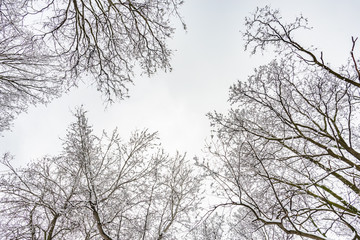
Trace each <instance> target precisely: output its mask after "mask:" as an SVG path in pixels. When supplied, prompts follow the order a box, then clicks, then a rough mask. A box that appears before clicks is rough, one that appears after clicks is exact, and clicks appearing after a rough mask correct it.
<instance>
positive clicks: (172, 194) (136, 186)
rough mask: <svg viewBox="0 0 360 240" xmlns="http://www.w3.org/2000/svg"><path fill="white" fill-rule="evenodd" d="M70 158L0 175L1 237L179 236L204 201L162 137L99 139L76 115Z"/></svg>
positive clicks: (195, 180) (182, 159) (80, 114)
mask: <svg viewBox="0 0 360 240" xmlns="http://www.w3.org/2000/svg"><path fill="white" fill-rule="evenodd" d="M63 146H64V150H63V153H62V154H61V155H60V156H58V157H53V158H49V157H48V158H44V159H43V160H42V161H39V162H34V163H32V164H30V165H29V166H27V167H24V168H20V169H17V170H16V169H14V168H13V167H12V166H11V164H10V161H9V156H8V155H5V156H4V159H3V163H4V164H5V166H6V167H7V168H8V169H9V170H10V171H9V172H7V173H4V174H3V175H2V176H1V182H0V196H1V204H0V206H1V208H0V209H1V214H2V217H1V220H0V227H1V233H0V236H1V238H2V239H40V238H43V237H44V236H45V237H44V238H45V239H49V240H50V239H99V238H101V239H169V238H170V239H177V235H179V234H180V230H181V231H184V229H185V230H186V225H189V224H190V222H191V219H190V218H189V217H190V216H191V215H192V214H194V212H195V209H196V206H197V204H198V203H199V201H200V197H199V194H198V193H199V186H200V178H199V177H198V176H196V175H195V173H194V171H193V170H192V169H191V168H190V166H189V164H188V163H187V162H186V160H185V156H182V155H179V154H177V155H176V156H174V157H170V156H169V155H168V154H166V153H164V151H163V150H162V149H161V148H160V145H159V143H158V141H157V134H156V133H148V132H147V131H142V132H135V133H134V134H132V136H131V138H130V140H129V141H128V142H125V143H123V142H122V141H121V140H120V137H119V134H118V132H117V131H116V130H115V131H114V132H113V133H112V134H111V135H107V134H106V133H104V134H103V135H102V136H101V137H100V138H98V137H96V136H95V135H94V134H93V133H92V128H91V127H90V126H89V124H88V122H87V118H86V116H85V112H84V111H83V110H82V109H80V110H79V111H78V112H77V113H76V122H74V123H73V124H71V125H70V127H69V129H68V132H67V136H66V139H65V140H64V144H63Z"/></svg>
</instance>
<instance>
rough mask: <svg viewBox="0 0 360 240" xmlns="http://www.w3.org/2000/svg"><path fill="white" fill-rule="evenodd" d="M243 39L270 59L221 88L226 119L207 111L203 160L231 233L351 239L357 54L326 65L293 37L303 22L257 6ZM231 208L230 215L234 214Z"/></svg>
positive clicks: (359, 189) (355, 219) (357, 153)
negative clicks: (270, 52) (273, 54)
mask: <svg viewBox="0 0 360 240" xmlns="http://www.w3.org/2000/svg"><path fill="white" fill-rule="evenodd" d="M246 26H247V31H246V32H245V34H244V36H245V39H246V40H247V47H252V49H253V53H255V52H256V50H257V49H258V48H265V47H266V46H267V45H274V46H275V48H276V51H277V53H278V54H279V56H280V59H278V60H274V61H272V62H271V63H269V64H268V65H266V66H261V67H259V68H258V69H256V71H255V74H254V75H252V76H251V77H249V79H248V81H247V82H245V83H244V82H240V81H239V82H238V83H237V84H235V85H233V86H232V87H231V90H230V101H231V103H232V106H233V109H232V110H231V111H230V112H229V113H228V115H226V116H225V115H222V114H219V113H216V112H215V113H213V114H209V117H210V119H211V121H212V124H213V125H214V126H216V132H217V136H216V137H215V138H214V141H213V142H212V144H210V145H209V149H210V152H211V153H212V154H211V156H212V158H211V159H210V160H208V161H207V162H205V163H203V167H205V168H206V169H207V170H208V172H209V174H210V175H211V176H212V177H213V179H214V180H215V181H216V183H217V185H216V186H217V187H218V188H219V189H221V191H220V190H219V194H220V195H221V196H222V197H225V199H227V200H226V202H223V203H222V205H224V206H228V207H230V208H234V210H233V212H234V214H233V215H232V221H231V223H230V225H229V226H230V228H231V229H232V231H233V232H237V233H239V234H238V235H237V236H238V238H240V239H292V238H295V236H298V237H302V238H307V239H327V238H344V239H360V230H359V229H360V205H359V196H360V186H359V184H360V175H359V174H360V145H359V142H360V136H359V134H358V132H359V129H360V125H359V113H360V111H359V96H360V95H359V93H360V91H359V90H360V89H359V87H360V81H359V79H360V78H359V77H360V74H359V68H358V63H359V60H357V59H356V58H355V54H354V48H355V43H356V39H354V38H353V39H352V40H353V48H352V50H351V56H350V60H349V63H348V64H347V65H345V66H344V67H342V68H341V69H339V70H334V69H333V68H332V67H331V66H330V65H329V64H328V63H325V60H324V56H323V54H322V53H320V54H319V55H320V56H319V57H318V56H317V55H318V54H317V53H316V51H313V50H311V49H307V48H306V47H304V46H302V45H301V44H300V43H298V42H296V41H295V40H294V39H293V37H292V36H293V35H292V33H293V31H295V30H297V29H299V28H306V27H307V25H306V21H305V19H304V18H302V17H300V18H297V19H296V20H295V21H294V22H293V23H291V24H284V23H283V22H282V21H281V17H280V16H279V13H278V11H274V10H272V9H270V8H268V7H265V8H262V9H258V10H257V11H256V12H255V13H254V15H252V17H249V18H247V20H246ZM236 209H237V211H235V210H236Z"/></svg>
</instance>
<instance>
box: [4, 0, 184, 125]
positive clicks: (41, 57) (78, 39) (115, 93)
mask: <svg viewBox="0 0 360 240" xmlns="http://www.w3.org/2000/svg"><path fill="white" fill-rule="evenodd" d="M181 4H182V1H179V0H152V1H149V0H131V1H129V0H126V1H120V0H115V1H99V0H89V1H78V0H75V1H73V0H68V1H48V0H41V1H34V0H20V1H9V0H3V1H1V3H0V49H1V50H0V96H1V98H0V99H1V100H0V104H1V105H0V113H2V114H1V118H0V131H2V130H5V129H8V128H9V124H10V122H11V120H13V118H14V117H15V116H16V114H18V113H19V112H21V111H25V110H26V109H27V107H28V105H29V104H36V103H44V102H48V101H49V100H51V98H54V97H56V96H59V95H60V94H61V93H62V92H63V91H65V90H67V89H68V88H69V87H71V86H74V85H77V83H78V82H79V79H82V80H83V81H86V82H88V83H89V84H95V85H96V86H97V89H98V90H99V91H101V92H102V93H103V94H104V96H105V99H106V100H107V101H110V102H111V101H113V100H115V99H122V98H124V97H126V96H127V90H128V89H127V85H128V84H130V83H132V82H133V73H134V67H138V69H139V70H142V71H143V73H146V74H148V75H150V74H152V73H154V72H155V71H156V70H157V69H164V70H169V69H170V64H169V59H170V53H171V51H170V50H169V48H168V47H167V46H166V40H167V39H168V38H169V37H171V35H172V33H173V31H174V28H173V27H171V25H170V20H171V18H172V17H173V16H177V17H178V18H180V16H179V13H178V8H179V6H180V5H181ZM180 20H181V18H180ZM184 26H185V25H184Z"/></svg>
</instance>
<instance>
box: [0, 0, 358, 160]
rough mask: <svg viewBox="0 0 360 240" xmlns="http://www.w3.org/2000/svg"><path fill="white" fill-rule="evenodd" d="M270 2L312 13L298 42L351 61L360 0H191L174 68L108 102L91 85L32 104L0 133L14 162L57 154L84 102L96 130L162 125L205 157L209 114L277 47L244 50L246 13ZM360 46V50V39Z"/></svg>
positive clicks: (177, 145)
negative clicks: (126, 95) (75, 112)
mask: <svg viewBox="0 0 360 240" xmlns="http://www.w3.org/2000/svg"><path fill="white" fill-rule="evenodd" d="M266 4H268V5H270V6H272V7H273V8H278V9H280V11H281V13H282V15H283V17H284V19H285V20H289V19H292V18H294V17H295V16H297V15H299V14H303V15H304V16H305V17H307V18H308V19H309V23H310V26H312V27H313V30H311V31H306V32H302V33H301V35H299V41H300V42H302V43H304V45H306V46H309V45H314V46H316V47H318V49H319V50H321V51H323V52H324V58H325V61H328V62H330V63H333V64H332V65H333V66H340V64H342V63H345V62H346V61H347V58H348V56H349V52H350V49H351V36H355V37H360V14H359V10H360V1H359V0H342V1H335V0H302V1H292V0H281V1H280V0H278V1H277V0H273V1H270V0H267V1H265V0H264V1H262V0H259V1H256V0H247V1H245V0H187V1H186V2H185V4H184V5H183V7H182V9H181V10H182V11H181V12H182V15H183V17H184V20H185V22H186V23H187V26H188V31H187V32H185V31H183V30H182V29H181V26H180V24H179V22H174V25H176V26H178V27H177V31H176V34H175V35H174V37H173V39H172V40H171V41H170V42H169V46H170V47H171V48H172V49H174V50H175V51H174V54H173V58H172V66H173V71H172V72H170V73H162V72H161V73H158V74H157V75H154V76H152V77H151V78H147V77H145V76H142V77H139V76H138V77H136V78H135V81H134V82H135V85H134V86H132V87H131V88H130V98H129V99H126V100H124V101H121V102H118V103H116V104H113V105H111V106H108V107H107V109H105V105H104V104H103V101H102V99H101V95H100V93H97V92H96V91H95V88H94V87H91V86H86V85H80V87H79V88H77V89H75V88H74V89H72V91H70V92H69V93H67V94H64V95H63V96H62V97H61V98H59V99H56V100H55V101H53V102H52V103H51V104H48V105H47V106H37V107H31V108H30V109H29V111H28V113H27V114H25V113H23V114H21V115H20V116H19V117H18V118H17V119H16V121H14V125H13V127H12V131H7V132H4V133H3V136H2V137H0V153H4V152H6V151H9V152H11V153H12V154H14V155H15V156H16V165H18V164H22V163H26V162H28V161H29V160H32V159H36V158H40V157H42V156H44V155H55V154H57V153H59V151H61V141H60V140H59V138H61V137H64V136H65V130H66V128H67V126H68V125H69V124H70V123H71V122H72V121H73V120H74V119H73V117H72V114H71V110H74V109H75V107H77V106H80V105H81V104H83V105H84V107H85V109H87V110H88V117H89V121H90V123H91V124H92V125H93V127H94V129H95V131H96V132H97V133H101V131H102V130H103V129H105V130H107V131H111V130H112V129H114V128H115V127H118V128H119V131H120V133H122V134H123V136H124V137H123V138H124V139H127V137H128V135H129V133H130V132H131V131H133V130H135V129H143V128H149V129H150V130H151V131H159V134H160V138H161V142H162V144H163V145H164V147H165V148H166V149H167V151H168V152H170V153H174V152H175V151H176V150H179V151H180V152H185V151H186V152H188V156H189V157H193V156H194V155H198V156H201V155H202V153H201V150H202V149H203V146H204V140H205V139H206V138H209V136H210V124H209V121H208V119H207V118H206V116H205V114H206V113H207V112H209V111H213V110H217V111H219V112H225V111H226V109H228V108H229V105H228V103H227V98H228V89H229V87H230V85H231V84H233V83H235V82H236V81H237V80H246V78H247V76H249V75H250V74H251V73H252V72H253V69H254V68H255V67H257V66H259V65H260V64H264V63H267V62H268V61H269V60H270V59H271V58H273V57H274V55H273V53H272V52H265V53H264V55H261V54H259V55H256V56H250V53H249V52H244V42H243V40H242V36H241V33H240V31H242V30H244V18H245V16H249V13H250V12H253V11H254V10H255V9H256V7H257V6H259V7H262V6H265V5H266ZM356 52H357V55H358V56H359V55H360V40H359V44H358V47H357V49H356Z"/></svg>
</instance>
